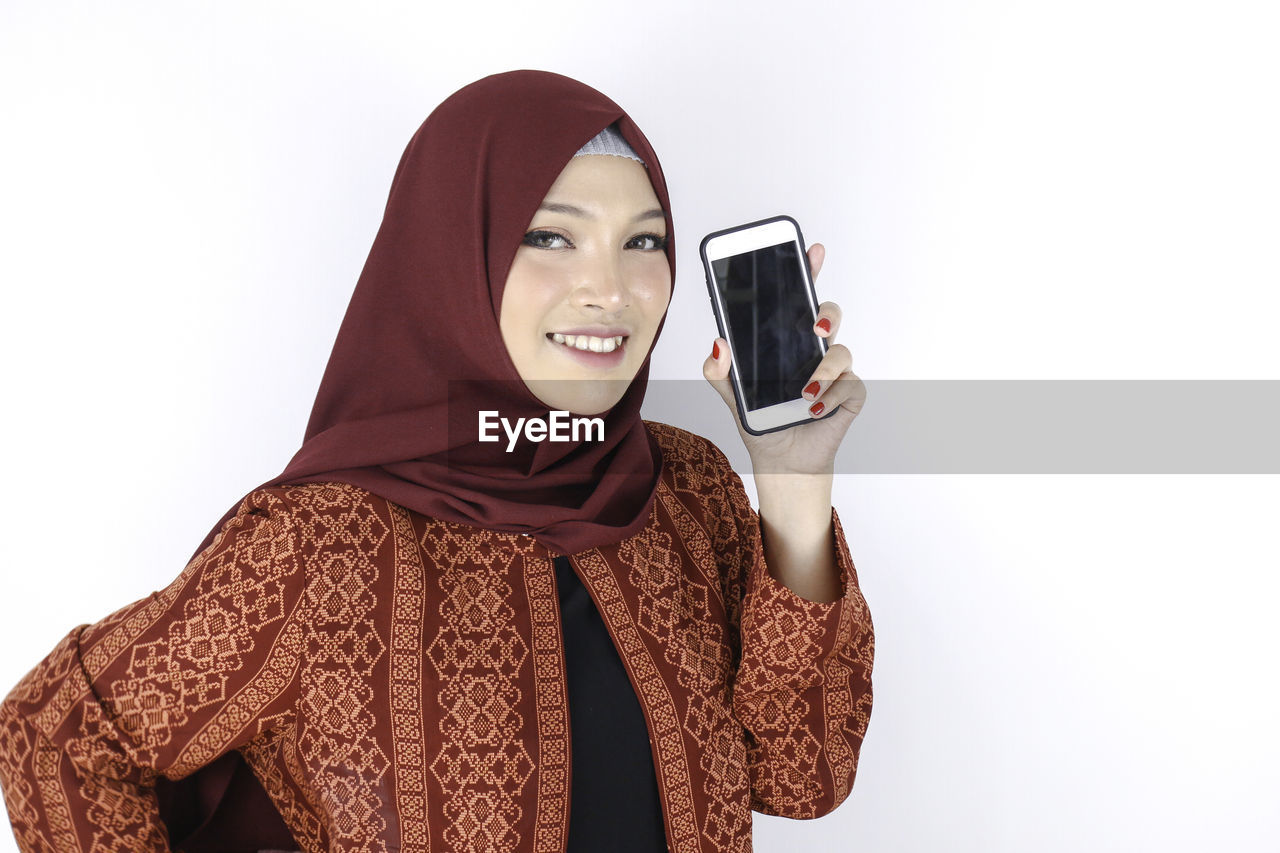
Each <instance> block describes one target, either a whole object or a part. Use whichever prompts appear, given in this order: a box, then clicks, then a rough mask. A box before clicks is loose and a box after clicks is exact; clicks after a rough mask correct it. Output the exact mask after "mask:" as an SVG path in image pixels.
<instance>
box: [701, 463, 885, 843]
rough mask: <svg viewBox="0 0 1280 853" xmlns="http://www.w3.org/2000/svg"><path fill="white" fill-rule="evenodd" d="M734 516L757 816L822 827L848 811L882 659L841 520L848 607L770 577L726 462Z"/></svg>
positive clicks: (734, 586) (740, 694) (744, 695)
mask: <svg viewBox="0 0 1280 853" xmlns="http://www.w3.org/2000/svg"><path fill="white" fill-rule="evenodd" d="M720 460H721V462H722V464H723V468H724V472H725V473H724V476H723V477H722V481H723V482H724V483H725V493H726V494H725V500H726V507H727V509H726V513H727V514H728V515H729V516H730V518H731V523H729V524H725V525H724V527H725V528H726V530H727V531H729V532H730V533H731V534H732V535H733V536H734V538H735V540H736V542H734V543H733V546H732V547H729V548H727V549H726V551H725V553H726V555H727V561H726V565H725V566H724V570H725V572H726V580H727V584H726V587H727V591H728V593H729V595H727V596H726V597H727V598H728V599H730V600H732V599H733V598H734V597H739V599H738V600H739V602H740V604H739V611H738V613H736V614H734V613H731V619H732V618H735V617H736V619H737V621H738V623H739V641H740V643H741V657H740V661H739V664H738V669H737V673H736V677H735V679H734V687H733V710H734V713H735V715H736V716H737V718H738V721H739V722H740V723H741V724H742V726H743V727H744V728H745V729H746V733H747V757H748V773H749V776H750V780H751V795H752V804H751V807H752V808H753V809H755V810H756V811H759V812H762V813H764V814H771V815H779V816H782V817H790V818H813V817H820V816H821V815H824V814H827V813H828V812H830V811H831V810H832V809H834V808H835V807H836V806H838V805H840V803H841V802H843V801H844V799H845V797H847V796H848V795H849V791H850V789H851V788H852V786H853V779H854V775H855V773H856V772H857V768H858V752H859V750H860V748H861V746H862V739H863V736H864V735H865V734H866V730H867V722H868V720H869V719H870V716H871V665H872V659H873V656H874V651H875V641H874V635H873V632H872V624H871V614H870V612H869V611H868V609H867V604H866V601H865V600H864V599H863V597H862V592H861V591H860V590H859V589H858V577H857V574H856V572H855V570H854V566H853V560H852V559H851V558H850V556H849V546H848V543H847V542H846V541H845V537H844V531H843V529H842V527H841V525H840V519H839V516H838V515H837V514H836V512H835V510H834V509H833V510H832V516H831V520H832V524H833V525H834V527H835V548H836V554H835V558H836V568H837V571H838V572H839V574H840V583H841V589H842V595H841V597H840V598H839V599H838V600H836V601H833V602H830V603H821V602H815V601H808V600H807V599H804V598H801V597H800V596H798V595H796V594H795V593H794V592H792V591H791V590H790V589H788V588H787V587H785V586H783V585H782V584H781V583H779V582H778V581H777V580H775V579H774V578H773V576H772V575H770V574H769V570H768V567H767V566H766V565H765V560H764V550H763V547H762V543H761V536H760V517H759V515H758V514H757V513H756V511H755V510H754V509H752V507H751V503H750V501H749V500H748V498H747V495H746V492H745V491H744V490H743V487H742V480H741V479H740V478H739V477H738V475H737V474H736V473H734V472H733V470H732V469H731V468H730V467H729V464H728V461H727V460H724V457H723V456H722V455H721V456H720Z"/></svg>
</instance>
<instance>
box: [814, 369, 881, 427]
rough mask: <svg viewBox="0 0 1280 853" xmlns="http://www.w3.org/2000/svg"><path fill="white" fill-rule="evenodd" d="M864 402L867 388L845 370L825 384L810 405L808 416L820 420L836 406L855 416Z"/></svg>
mask: <svg viewBox="0 0 1280 853" xmlns="http://www.w3.org/2000/svg"><path fill="white" fill-rule="evenodd" d="M866 402H867V386H866V385H864V384H863V382H862V380H861V379H859V378H858V376H857V374H855V373H853V372H852V371H848V370H846V371H845V372H844V373H842V374H840V375H839V376H837V377H836V378H835V379H834V380H833V381H831V382H828V383H827V384H826V387H824V388H823V390H822V392H821V393H820V394H819V395H818V398H817V399H816V400H814V401H813V403H812V404H810V406H809V416H810V417H814V418H820V417H822V416H823V415H826V414H829V413H830V412H831V411H832V410H833V409H835V408H836V406H841V407H843V408H844V409H845V410H847V411H849V412H851V413H852V414H854V415H855V416H856V415H857V414H858V413H859V412H861V411H862V406H863V405H864V404H865V403H866Z"/></svg>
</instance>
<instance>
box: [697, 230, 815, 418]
mask: <svg viewBox="0 0 1280 853" xmlns="http://www.w3.org/2000/svg"><path fill="white" fill-rule="evenodd" d="M699 251H700V253H701V254H702V265H703V267H704V268H705V269H706V273H707V290H708V291H709V292H710V296H711V308H712V310H713V311H714V312H715V315H716V325H717V326H719V328H720V337H722V338H724V339H725V340H727V341H728V342H729V352H730V353H731V354H732V356H733V366H732V367H731V369H730V373H729V378H730V380H731V381H732V384H733V394H734V397H735V399H736V400H737V403H738V417H739V419H740V420H741V422H742V426H743V428H744V429H746V431H747V432H749V433H751V434H752V435H763V434H764V433H767V432H776V431H777V430H782V429H787V428H788V427H792V426H795V425H796V424H802V423H806V422H808V421H811V420H813V418H812V417H810V415H809V406H810V405H812V404H811V403H810V402H809V401H808V400H805V399H804V398H803V397H802V396H801V392H802V391H803V390H804V386H805V384H806V383H807V382H808V380H809V377H810V376H811V375H813V371H814V370H815V369H817V367H818V362H820V361H822V357H823V356H824V355H826V352H827V342H826V339H824V338H821V337H818V335H817V333H815V332H814V331H813V324H814V322H816V321H817V319H818V297H817V294H816V293H815V292H814V289H813V279H812V278H811V277H810V276H809V257H808V255H806V254H805V247H804V237H803V236H802V235H801V234H800V226H799V225H798V224H797V223H796V221H795V220H794V219H792V218H791V217H790V216H775V217H773V218H771V219H763V220H761V221H759V222H752V223H749V224H747V225H739V226H737V227H736V228H726V229H725V230H723V231H716V232H714V233H712V234H708V235H707V236H706V237H704V238H703V240H702V245H701V247H700V249H699ZM832 414H834V410H833V412H832ZM828 417H830V415H828Z"/></svg>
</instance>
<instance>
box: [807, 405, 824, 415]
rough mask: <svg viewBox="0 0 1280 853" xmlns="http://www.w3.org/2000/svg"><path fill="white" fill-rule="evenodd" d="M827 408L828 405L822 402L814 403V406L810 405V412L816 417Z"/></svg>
mask: <svg viewBox="0 0 1280 853" xmlns="http://www.w3.org/2000/svg"><path fill="white" fill-rule="evenodd" d="M825 408H826V406H824V405H822V404H821V403H814V404H813V405H812V406H810V407H809V414H811V415H813V416H814V417H815V418H816V417H818V416H819V415H821V414H822V410H823V409H825Z"/></svg>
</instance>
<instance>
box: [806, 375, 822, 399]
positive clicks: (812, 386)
mask: <svg viewBox="0 0 1280 853" xmlns="http://www.w3.org/2000/svg"><path fill="white" fill-rule="evenodd" d="M821 390H822V385H821V384H819V382H818V380H816V379H815V380H813V381H812V382H810V383H809V384H808V385H806V386H804V393H806V394H808V395H809V396H810V397H816V396H818V392H819V391H821Z"/></svg>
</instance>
